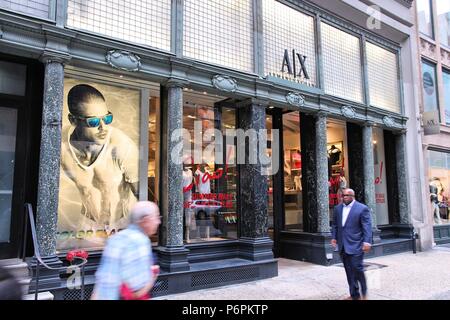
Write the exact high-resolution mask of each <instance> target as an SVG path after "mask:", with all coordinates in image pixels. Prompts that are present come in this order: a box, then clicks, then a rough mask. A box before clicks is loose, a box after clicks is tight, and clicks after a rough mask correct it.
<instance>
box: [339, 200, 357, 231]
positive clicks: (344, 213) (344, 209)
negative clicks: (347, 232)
mask: <svg viewBox="0 0 450 320" xmlns="http://www.w3.org/2000/svg"><path fill="white" fill-rule="evenodd" d="M354 203H355V200H353V201H352V202H350V203H349V204H348V205H345V203H343V207H342V226H345V222H346V221H347V218H348V214H349V213H350V210H351V209H352V207H353V204H354Z"/></svg>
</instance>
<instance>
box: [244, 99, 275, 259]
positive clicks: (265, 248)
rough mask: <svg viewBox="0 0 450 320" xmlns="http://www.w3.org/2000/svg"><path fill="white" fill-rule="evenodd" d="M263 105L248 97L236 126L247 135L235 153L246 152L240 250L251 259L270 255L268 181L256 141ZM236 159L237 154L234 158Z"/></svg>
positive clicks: (262, 126)
mask: <svg viewBox="0 0 450 320" xmlns="http://www.w3.org/2000/svg"><path fill="white" fill-rule="evenodd" d="M266 106H267V103H265V102H263V101H259V100H256V99H248V100H245V101H243V102H241V103H239V104H238V119H239V129H243V130H244V132H245V133H246V134H248V135H249V137H250V138H249V139H248V141H247V142H246V146H245V147H244V146H242V145H238V146H237V150H238V153H239V152H245V164H244V163H243V164H240V165H239V166H240V174H239V177H240V197H239V201H240V217H239V218H240V238H239V242H240V248H239V249H240V252H241V256H242V257H243V258H246V259H250V260H254V261H256V260H264V259H272V258H273V253H272V246H273V242H272V240H270V238H269V237H268V236H267V228H268V215H267V201H268V197H267V192H268V183H267V176H265V175H263V172H262V167H261V161H260V158H259V153H260V150H259V148H260V144H259V143H258V142H259V139H260V138H261V136H260V133H262V131H261V130H264V129H266V110H265V108H266ZM252 132H253V133H252ZM238 141H239V138H238ZM244 150H245V151H244ZM239 158H240V157H239V154H238V157H237V159H239ZM251 158H256V162H255V163H251V161H249V160H250V159H251Z"/></svg>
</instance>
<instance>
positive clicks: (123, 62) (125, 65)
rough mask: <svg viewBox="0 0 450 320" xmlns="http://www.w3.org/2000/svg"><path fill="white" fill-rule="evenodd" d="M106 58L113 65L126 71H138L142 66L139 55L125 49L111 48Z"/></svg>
mask: <svg viewBox="0 0 450 320" xmlns="http://www.w3.org/2000/svg"><path fill="white" fill-rule="evenodd" d="M105 58H106V62H108V64H109V65H110V66H111V67H113V68H116V69H120V70H124V71H132V72H136V71H139V70H140V69H141V66H142V65H141V58H140V57H139V56H138V55H136V54H134V53H131V52H129V51H125V50H110V51H108V52H107V53H106V57H105Z"/></svg>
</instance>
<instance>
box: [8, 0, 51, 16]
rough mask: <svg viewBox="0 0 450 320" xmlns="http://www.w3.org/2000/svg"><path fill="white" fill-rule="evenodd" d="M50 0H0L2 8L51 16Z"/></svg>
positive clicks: (28, 13)
mask: <svg viewBox="0 0 450 320" xmlns="http://www.w3.org/2000/svg"><path fill="white" fill-rule="evenodd" d="M49 3H50V0H0V8H2V9H7V10H11V11H16V12H19V13H24V14H27V15H30V16H35V17H39V18H45V19H48V18H50V16H49V14H50V5H49Z"/></svg>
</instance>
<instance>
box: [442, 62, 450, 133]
mask: <svg viewBox="0 0 450 320" xmlns="http://www.w3.org/2000/svg"><path fill="white" fill-rule="evenodd" d="M442 77H443V83H444V104H445V124H447V125H450V71H447V70H443V72H442Z"/></svg>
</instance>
